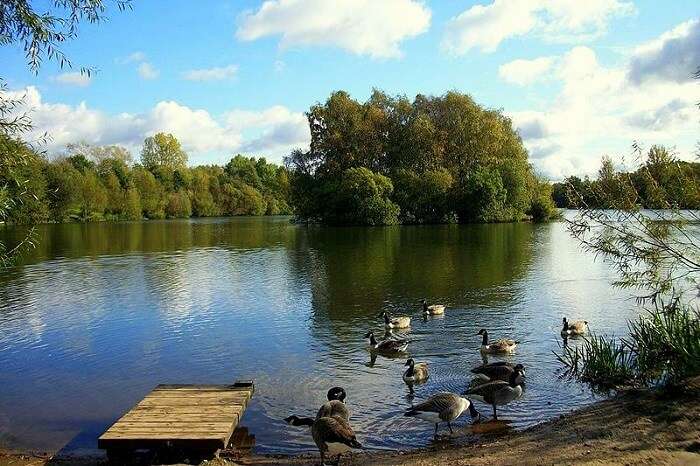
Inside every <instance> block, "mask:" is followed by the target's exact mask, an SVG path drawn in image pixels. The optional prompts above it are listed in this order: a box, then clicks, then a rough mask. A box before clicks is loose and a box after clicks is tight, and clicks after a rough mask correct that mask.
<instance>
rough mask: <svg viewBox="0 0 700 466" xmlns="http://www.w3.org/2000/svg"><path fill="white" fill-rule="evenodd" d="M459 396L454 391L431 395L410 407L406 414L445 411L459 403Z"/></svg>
mask: <svg viewBox="0 0 700 466" xmlns="http://www.w3.org/2000/svg"><path fill="white" fill-rule="evenodd" d="M459 398H460V397H459V396H457V395H455V394H454V393H438V394H437V395H433V396H431V397H430V398H428V399H427V400H425V401H424V402H423V403H420V404H417V405H415V406H414V407H413V408H411V409H408V410H407V411H406V413H405V414H404V415H405V416H415V415H416V414H418V413H438V414H439V413H443V412H446V411H449V410H451V409H453V408H455V407H456V406H457V404H458V403H459Z"/></svg>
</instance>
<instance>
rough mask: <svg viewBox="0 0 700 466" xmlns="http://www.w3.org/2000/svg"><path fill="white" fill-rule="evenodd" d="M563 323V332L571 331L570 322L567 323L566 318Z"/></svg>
mask: <svg viewBox="0 0 700 466" xmlns="http://www.w3.org/2000/svg"><path fill="white" fill-rule="evenodd" d="M563 323H564V328H563V329H562V330H563V331H564V332H566V331H567V330H569V322H567V321H566V317H565V318H564V321H563Z"/></svg>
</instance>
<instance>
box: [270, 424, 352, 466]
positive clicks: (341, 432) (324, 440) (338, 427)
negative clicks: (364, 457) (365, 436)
mask: <svg viewBox="0 0 700 466" xmlns="http://www.w3.org/2000/svg"><path fill="white" fill-rule="evenodd" d="M284 420H285V422H286V423H287V424H290V425H293V426H307V427H310V428H311V436H312V437H313V439H314V443H315V444H316V446H317V447H318V451H319V453H321V465H322V466H323V465H325V464H326V454H328V455H331V456H332V455H336V454H337V455H338V459H339V460H340V455H341V454H342V453H344V452H345V451H348V450H349V449H351V448H362V445H360V442H358V441H357V438H356V437H355V432H354V431H353V430H352V427H350V424H349V423H348V421H346V420H345V419H343V418H342V417H340V416H325V417H321V418H318V419H311V418H310V417H298V416H289V417H287V418H285V419H284Z"/></svg>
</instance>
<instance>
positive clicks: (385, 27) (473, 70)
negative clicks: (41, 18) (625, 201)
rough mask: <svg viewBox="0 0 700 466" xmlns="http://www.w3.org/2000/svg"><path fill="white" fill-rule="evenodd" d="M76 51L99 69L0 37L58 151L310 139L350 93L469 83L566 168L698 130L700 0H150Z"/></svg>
mask: <svg viewBox="0 0 700 466" xmlns="http://www.w3.org/2000/svg"><path fill="white" fill-rule="evenodd" d="M133 6H134V9H133V11H131V12H124V13H117V12H113V13H112V14H111V15H110V19H109V21H108V22H106V23H103V24H100V25H96V26H95V25H86V26H84V27H82V29H81V30H80V34H79V37H78V39H76V40H74V41H72V42H70V43H68V44H66V46H65V47H64V49H63V50H64V51H65V52H66V53H67V54H68V56H69V57H70V58H71V60H72V61H73V63H74V66H76V67H77V66H89V67H92V68H94V69H96V70H97V72H96V73H95V74H94V75H93V77H92V78H90V79H87V78H86V77H84V76H82V77H81V76H79V75H77V74H76V73H75V71H76V70H66V69H64V70H60V69H59V68H58V67H57V66H56V65H55V64H54V63H49V62H46V63H45V64H44V66H43V67H42V68H41V70H40V72H39V75H38V76H34V75H33V74H32V73H30V72H29V71H28V69H27V66H26V63H25V60H24V57H23V53H22V51H21V50H20V49H19V48H16V47H3V48H2V49H0V62H2V63H3V66H2V70H3V71H2V75H3V77H4V78H5V79H6V80H7V84H8V86H9V88H10V90H11V92H15V93H17V94H23V95H26V96H27V99H26V100H27V105H28V106H30V107H31V108H33V112H34V120H35V125H36V131H37V133H40V132H43V131H48V132H49V134H51V136H52V138H53V139H52V141H51V143H50V144H49V147H48V149H49V152H50V153H58V152H60V150H61V148H62V147H63V146H65V144H66V143H68V142H75V141H78V140H84V141H86V142H90V143H94V144H121V145H125V146H127V147H128V148H129V149H130V150H132V151H133V152H134V153H135V155H137V154H138V151H139V150H140V147H139V145H140V142H141V141H142V140H143V138H144V137H146V136H148V135H150V134H153V133H154V132H156V131H160V130H164V131H169V132H172V133H173V134H175V135H176V136H177V137H178V138H179V139H180V140H181V141H182V142H183V145H184V146H185V148H186V149H187V151H188V153H189V154H190V163H191V164H198V163H209V162H217V163H221V162H223V161H225V160H227V159H228V158H229V157H230V156H231V155H232V154H235V153H237V152H245V153H249V154H251V155H265V156H267V157H268V158H269V159H272V160H275V161H280V160H281V158H282V157H283V156H284V155H286V154H287V153H288V152H289V151H290V150H291V149H293V148H295V147H302V148H303V147H305V146H306V145H308V130H307V129H306V125H305V120H304V117H303V112H304V111H305V110H306V109H308V107H309V106H310V105H312V104H314V103H316V102H319V101H323V100H325V98H327V97H328V95H329V94H330V93H331V92H332V91H333V90H337V89H344V90H347V91H349V92H350V93H351V94H352V95H353V96H354V97H356V98H358V99H360V100H363V99H365V98H367V96H368V95H369V94H370V92H371V90H372V88H374V87H377V88H380V89H383V90H385V91H386V92H388V93H390V94H406V95H409V96H411V97H412V96H415V94H417V93H424V94H442V93H444V92H446V91H448V90H451V89H456V90H459V91H462V92H466V93H470V94H471V95H472V96H473V97H474V98H475V99H476V100H477V101H478V102H479V103H481V104H483V105H485V106H487V107H492V108H502V109H503V110H504V111H505V112H506V113H507V114H508V115H510V116H511V117H512V118H513V121H514V124H515V125H516V127H518V128H519V129H520V131H521V135H522V136H523V140H524V142H525V145H526V147H527V148H528V150H529V152H530V155H531V160H532V163H533V164H534V165H535V167H536V168H537V169H538V170H539V171H540V172H541V173H543V174H545V175H547V176H549V177H551V178H553V179H557V178H560V177H561V176H563V175H566V174H570V173H577V174H589V173H593V172H594V171H595V169H596V167H597V166H598V163H599V161H600V158H601V156H602V155H604V154H609V155H611V156H613V158H614V159H615V160H617V161H618V162H620V163H622V160H623V157H626V160H627V162H629V153H630V146H631V143H632V141H633V140H635V139H637V140H640V141H641V142H643V143H645V144H647V145H649V144H652V143H663V144H668V145H670V146H674V147H675V148H676V150H677V151H678V153H679V155H680V156H682V157H684V158H691V157H693V156H694V155H693V151H694V147H695V143H696V141H697V140H698V139H700V137H698V135H699V134H700V132H699V131H698V129H699V128H700V127H699V126H698V125H699V124H700V111H698V110H697V109H696V108H695V107H694V103H695V102H697V101H700V92H699V91H700V83H697V82H694V81H693V80H692V79H690V74H691V72H692V71H693V70H694V69H695V68H697V67H698V66H700V24H699V22H698V16H699V13H700V5H698V3H697V1H691V0H673V1H670V2H658V1H632V0H590V1H588V2H580V1H572V0H507V1H505V0H481V1H458V0H440V1H438V0H432V1H419V0H338V1H335V2H328V1H326V0H272V1H267V2H261V1H252V0H244V1H234V0H229V1H207V2H191V1H186V0H181V1H168V2H165V1H150V2H146V1H139V0H134V4H133Z"/></svg>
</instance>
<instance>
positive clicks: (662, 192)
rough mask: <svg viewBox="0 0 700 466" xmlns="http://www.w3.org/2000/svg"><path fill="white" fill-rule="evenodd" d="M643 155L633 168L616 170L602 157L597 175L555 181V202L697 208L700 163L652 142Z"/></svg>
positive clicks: (572, 206) (573, 205)
mask: <svg viewBox="0 0 700 466" xmlns="http://www.w3.org/2000/svg"><path fill="white" fill-rule="evenodd" d="M644 155H645V156H644V160H643V161H642V163H641V164H640V166H639V168H637V169H636V170H635V171H630V172H619V171H616V170H615V168H614V166H613V163H612V161H611V160H610V158H607V157H604V158H603V161H602V164H601V167H600V169H599V170H598V176H597V179H595V180H590V179H589V178H588V177H586V178H584V179H581V178H579V177H578V176H570V177H568V178H566V179H565V180H564V181H562V182H560V183H554V185H553V189H552V197H553V199H554V202H555V204H556V205H557V207H562V208H567V209H581V208H589V209H614V208H625V209H626V208H630V207H632V206H639V207H642V208H645V209H700V163H696V162H685V161H681V160H678V159H677V158H676V157H675V156H674V155H673V154H672V153H671V152H670V151H669V150H668V149H667V148H665V147H663V146H652V147H651V148H650V149H649V151H648V152H647V153H646V154H644Z"/></svg>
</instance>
